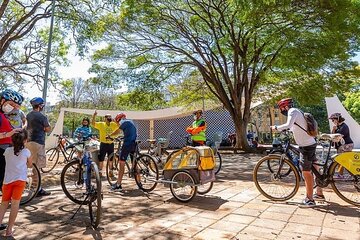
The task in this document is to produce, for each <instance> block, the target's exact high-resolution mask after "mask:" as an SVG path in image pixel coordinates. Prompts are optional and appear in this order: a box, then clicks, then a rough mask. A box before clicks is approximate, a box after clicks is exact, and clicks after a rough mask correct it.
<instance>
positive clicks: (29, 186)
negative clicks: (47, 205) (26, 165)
mask: <svg viewBox="0 0 360 240" xmlns="http://www.w3.org/2000/svg"><path fill="white" fill-rule="evenodd" d="M33 176H36V178H35V181H34V177H33ZM36 179H37V180H38V181H36ZM40 186H41V176H40V171H39V169H38V167H37V166H36V165H35V163H33V166H32V174H30V173H29V171H28V175H27V179H26V184H25V189H24V191H23V193H22V196H21V200H20V205H24V204H27V203H28V202H30V201H31V200H32V199H33V198H34V197H35V196H36V194H37V193H38V192H39V190H40Z"/></svg>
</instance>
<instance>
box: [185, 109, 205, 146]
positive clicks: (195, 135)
mask: <svg viewBox="0 0 360 240" xmlns="http://www.w3.org/2000/svg"><path fill="white" fill-rule="evenodd" d="M193 114H194V122H193V123H192V125H191V126H189V127H188V128H186V132H187V133H189V134H191V140H192V145H193V146H194V147H196V146H202V145H204V144H205V142H206V122H205V120H204V119H203V118H202V114H203V112H202V110H196V111H195V112H194V113H193Z"/></svg>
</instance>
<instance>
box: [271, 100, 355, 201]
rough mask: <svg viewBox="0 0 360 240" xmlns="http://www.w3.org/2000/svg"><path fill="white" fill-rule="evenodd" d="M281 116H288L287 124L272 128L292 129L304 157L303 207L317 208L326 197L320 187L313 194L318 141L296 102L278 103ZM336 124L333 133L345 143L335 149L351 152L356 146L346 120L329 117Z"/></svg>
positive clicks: (334, 116) (283, 101) (338, 116)
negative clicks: (310, 133) (310, 131)
mask: <svg viewBox="0 0 360 240" xmlns="http://www.w3.org/2000/svg"><path fill="white" fill-rule="evenodd" d="M277 105H278V107H279V110H280V112H281V114H283V115H285V116H287V121H286V123H285V124H282V125H279V126H276V125H274V126H271V129H272V130H276V131H282V130H286V129H290V130H291V131H292V132H293V135H294V139H295V142H296V144H298V145H299V149H300V152H301V155H302V158H301V159H302V160H301V162H300V164H301V167H302V174H303V176H304V180H305V189H306V197H305V199H304V201H303V202H302V205H301V206H303V207H314V206H316V203H315V200H325V196H324V194H323V191H322V189H321V188H320V187H317V188H316V193H315V194H313V186H314V177H313V175H312V173H311V166H312V165H313V163H314V162H316V161H317V160H316V146H317V142H316V139H315V138H314V137H313V136H311V135H309V134H308V132H307V130H306V129H307V122H306V119H305V116H304V113H303V112H302V111H301V110H300V109H298V108H295V107H294V102H293V100H292V99H291V98H284V99H281V100H280V101H279V102H278V103H277ZM329 119H331V121H332V122H333V123H334V127H333V129H332V133H339V134H341V135H343V139H344V141H345V142H344V143H336V145H335V147H336V149H337V150H338V152H344V151H351V150H352V148H353V146H354V144H353V141H352V140H351V138H350V131H349V127H348V126H347V125H346V123H345V122H344V121H345V119H344V118H343V117H342V116H341V114H340V113H334V114H331V116H330V117H329Z"/></svg>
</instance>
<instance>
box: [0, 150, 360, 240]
mask: <svg viewBox="0 0 360 240" xmlns="http://www.w3.org/2000/svg"><path fill="white" fill-rule="evenodd" d="M260 157H261V155H256V154H223V162H224V164H223V170H222V172H221V173H220V174H219V177H218V180H217V182H216V183H215V184H214V188H213V189H212V190H211V192H210V193H208V194H206V195H205V196H201V195H197V196H196V197H195V198H194V199H193V200H192V201H191V202H189V203H186V204H183V203H180V202H178V201H176V200H175V199H174V198H173V197H172V195H171V193H170V189H169V188H165V187H164V186H163V185H162V184H159V185H158V186H157V188H156V189H155V190H154V191H153V192H152V193H150V194H145V193H143V192H142V191H140V190H138V189H137V187H136V184H135V182H134V180H133V179H129V180H128V179H126V180H125V182H124V184H123V188H124V189H125V190H124V192H122V193H113V192H110V191H109V190H108V188H109V186H108V184H107V181H106V180H103V190H104V191H103V192H104V200H103V215H102V219H101V223H100V227H99V228H98V229H96V230H94V229H92V228H91V227H89V225H90V223H89V215H88V209H87V208H86V207H85V206H84V207H83V208H82V209H81V210H80V212H79V213H78V214H77V215H76V216H75V218H74V219H70V217H71V216H72V215H73V213H74V212H75V211H76V209H77V207H78V205H76V204H74V203H72V202H71V201H70V200H68V199H67V198H66V196H65V194H64V193H63V191H62V189H61V187H60V186H59V179H60V174H59V172H60V168H58V169H57V170H55V171H54V172H53V173H51V174H49V175H48V176H45V177H44V180H45V182H47V184H48V189H50V190H51V192H52V195H51V196H49V197H43V198H36V199H34V200H33V201H32V202H30V204H28V205H26V206H24V207H21V209H20V211H19V215H18V218H17V223H16V230H15V234H14V237H15V239H44V240H50V239H132V240H133V239H156V240H160V239H169V240H171V239H174V240H175V239H234V240H235V239H306V240H307V239H351V240H358V239H360V221H359V219H360V210H359V208H356V207H353V206H350V205H348V204H346V203H345V202H343V201H342V200H341V199H340V198H339V197H337V195H336V194H335V193H334V192H333V191H332V190H331V189H330V188H327V189H326V190H325V195H326V199H327V200H328V201H327V202H325V203H320V204H318V205H317V206H316V207H315V208H313V209H302V208H299V207H298V203H300V202H301V200H302V199H303V198H304V191H305V189H304V186H301V187H300V190H299V192H298V194H297V195H296V196H295V198H294V199H291V200H290V201H288V202H281V203H278V202H272V201H268V200H267V199H266V198H264V197H263V196H262V195H261V194H260V193H259V192H258V191H257V189H256V187H255V185H254V183H253V182H252V170H253V167H254V165H255V164H256V161H257V160H258V159H259V158H260ZM7 219H8V213H7V214H6V216H5V219H4V222H7ZM2 238H4V237H2Z"/></svg>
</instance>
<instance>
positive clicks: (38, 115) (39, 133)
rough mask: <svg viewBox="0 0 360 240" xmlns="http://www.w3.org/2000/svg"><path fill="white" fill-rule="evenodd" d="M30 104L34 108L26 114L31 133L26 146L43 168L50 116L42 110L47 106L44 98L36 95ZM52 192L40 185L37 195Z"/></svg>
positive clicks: (39, 166)
mask: <svg viewBox="0 0 360 240" xmlns="http://www.w3.org/2000/svg"><path fill="white" fill-rule="evenodd" d="M30 104H31V106H32V108H33V110H32V111H31V112H29V113H28V114H27V115H26V120H27V126H26V129H27V131H28V133H29V142H28V143H27V144H26V147H27V148H28V149H29V150H30V152H31V156H32V157H33V162H34V163H35V164H36V165H37V167H38V168H43V167H46V154H45V135H46V133H48V132H50V131H51V126H50V124H49V120H48V118H47V117H46V116H45V115H44V114H43V113H42V112H41V111H42V110H43V109H44V107H45V102H44V99H42V98H41V97H35V98H33V99H31V100H30ZM50 194H51V193H50V192H48V191H45V190H44V189H42V188H41V187H40V190H39V192H38V194H37V196H38V197H41V196H48V195H50Z"/></svg>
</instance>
